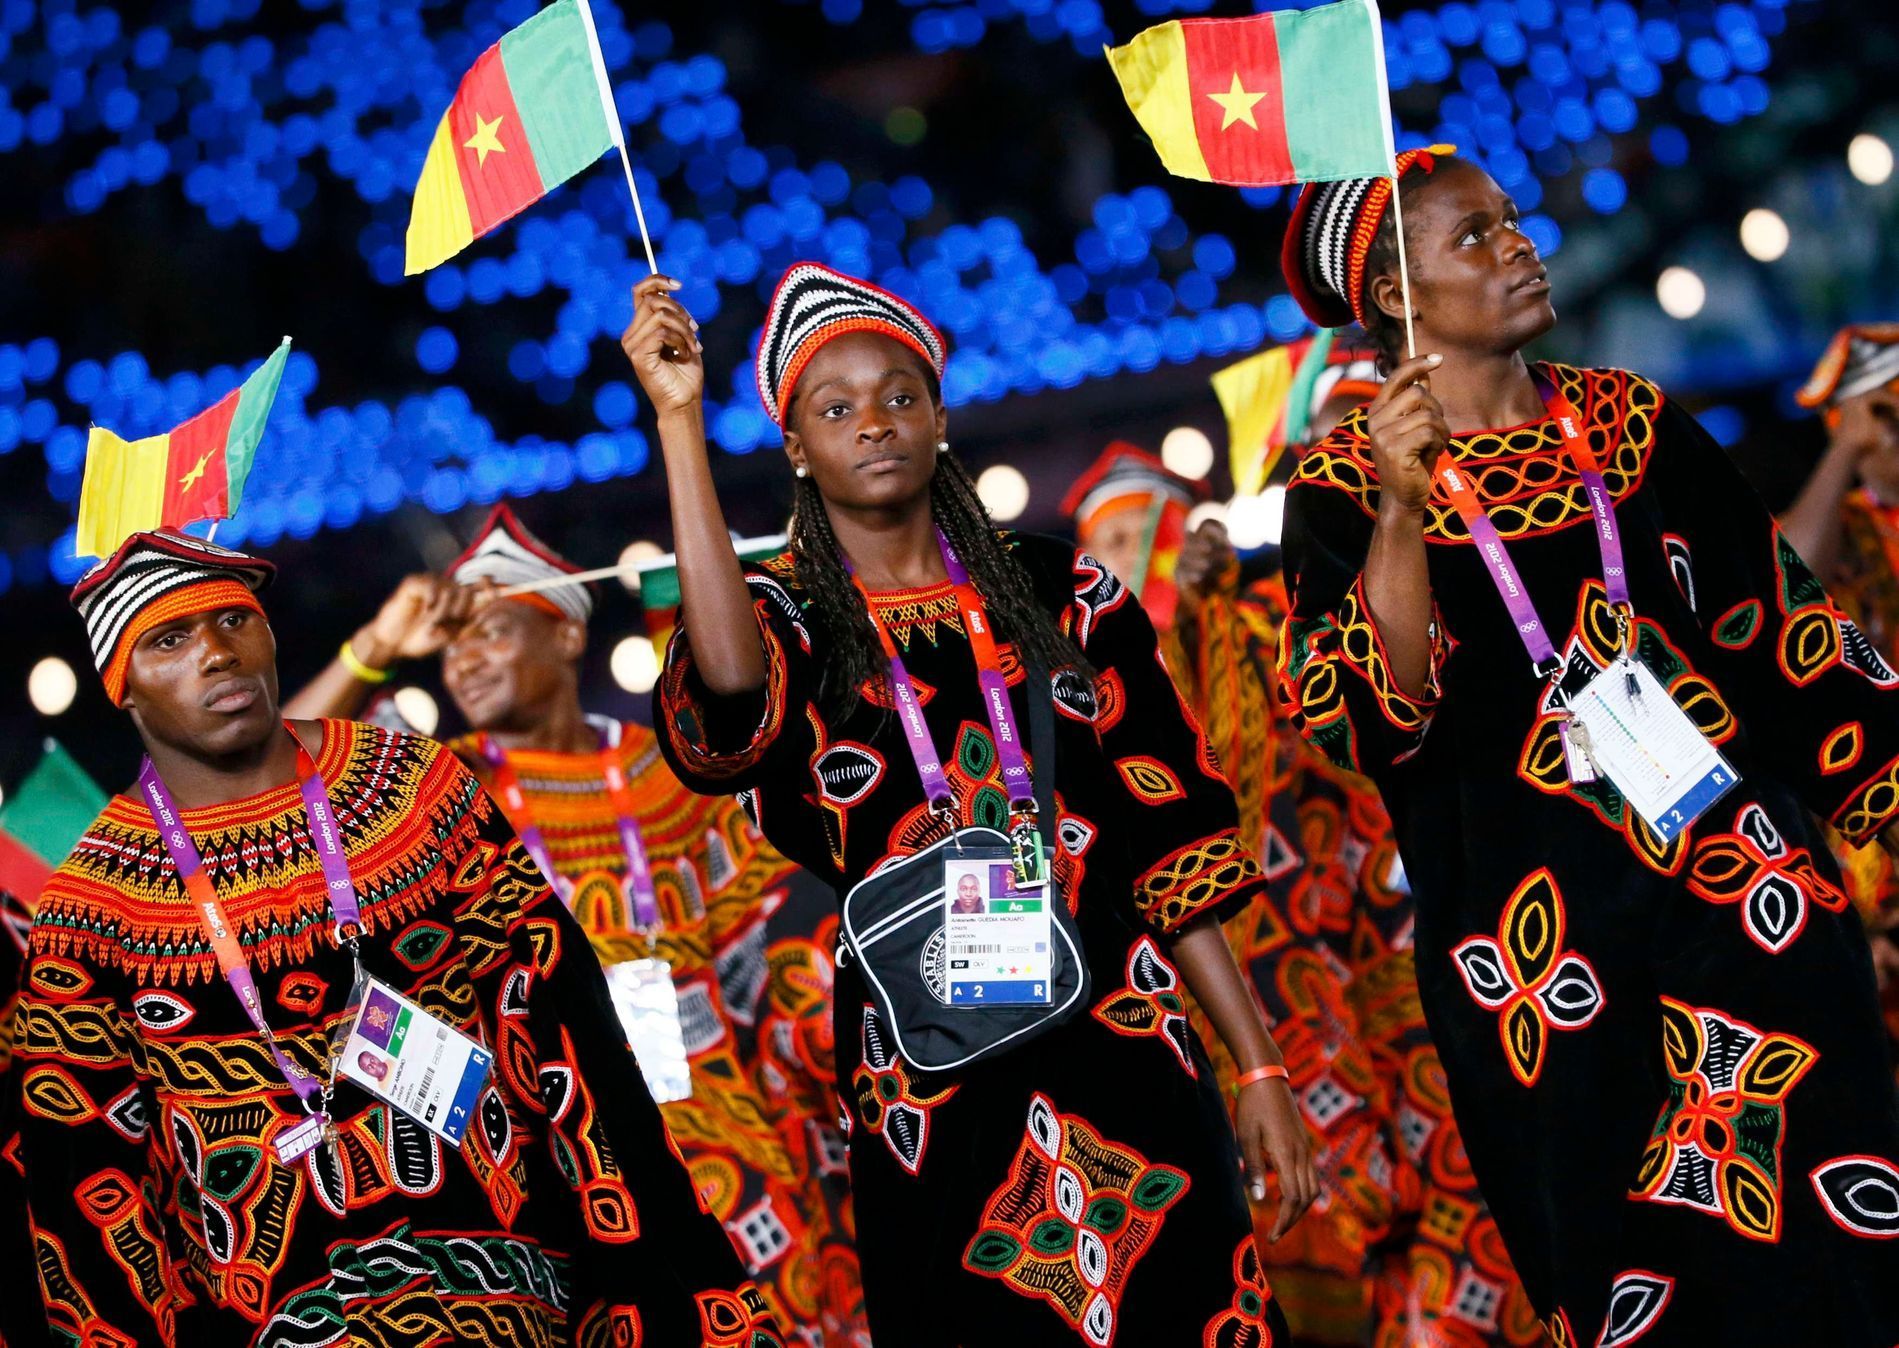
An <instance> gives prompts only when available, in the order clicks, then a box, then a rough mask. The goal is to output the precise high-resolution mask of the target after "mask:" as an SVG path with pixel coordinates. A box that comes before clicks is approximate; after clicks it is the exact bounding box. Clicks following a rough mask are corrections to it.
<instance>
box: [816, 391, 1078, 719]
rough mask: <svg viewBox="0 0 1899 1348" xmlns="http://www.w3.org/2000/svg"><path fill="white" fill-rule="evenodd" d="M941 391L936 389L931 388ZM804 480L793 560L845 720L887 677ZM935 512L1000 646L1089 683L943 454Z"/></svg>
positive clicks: (952, 460) (935, 482) (825, 689)
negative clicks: (861, 696)
mask: <svg viewBox="0 0 1899 1348" xmlns="http://www.w3.org/2000/svg"><path fill="white" fill-rule="evenodd" d="M932 393H934V389H932ZM796 481H797V489H796V491H797V501H796V505H795V506H794V508H793V512H792V516H791V528H790V541H791V555H792V560H793V562H794V563H795V564H796V567H797V575H798V583H799V584H800V585H802V586H803V587H804V589H805V591H806V593H808V594H809V595H810V596H811V607H810V609H809V610H808V611H809V613H810V615H811V617H812V618H813V620H814V621H815V622H816V624H817V626H818V628H819V630H820V632H822V634H823V635H824V637H825V638H826V642H827V645H828V648H829V658H828V659H827V660H826V661H825V670H824V682H823V685H822V687H821V689H820V692H819V695H820V697H821V698H822V699H823V701H824V703H825V705H826V706H827V707H829V708H831V709H832V710H833V711H834V712H836V713H837V714H839V715H842V714H844V713H847V712H848V711H849V710H850V709H851V707H852V705H853V704H854V703H855V701H856V699H857V694H858V690H859V689H860V688H862V687H863V686H864V685H865V684H867V683H870V684H882V683H883V682H884V681H885V680H886V678H887V669H886V665H885V660H884V648H883V643H882V641H881V640H879V639H878V636H877V628H876V626H875V625H874V624H873V623H872V622H871V620H870V611H869V610H868V609H867V608H866V607H865V604H864V599H863V596H862V595H861V594H859V593H858V590H857V586H856V584H855V583H854V582H853V581H852V580H851V576H850V573H849V572H848V571H846V570H845V569H844V550H843V549H842V548H840V547H839V546H838V542H837V535H836V534H834V533H832V532H831V518H830V516H829V515H828V514H827V513H826V512H825V509H824V497H823V496H822V495H821V494H820V493H819V491H818V486H817V483H816V481H814V480H813V479H811V478H808V477H801V478H798V479H796ZM930 514H931V515H932V516H933V517H934V518H935V520H936V523H937V526H938V527H939V528H941V529H942V531H943V536H944V537H945V538H947V539H949V541H950V545H951V546H952V547H954V548H955V549H956V555H957V556H958V557H960V558H962V561H963V565H964V566H966V567H967V568H968V569H969V578H970V580H971V582H973V583H974V584H975V586H976V592H977V593H978V594H980V595H981V596H982V599H983V604H984V606H985V608H986V609H987V610H988V613H989V621H990V623H991V625H992V626H993V627H994V628H995V631H996V635H997V637H998V639H999V640H1002V641H1006V642H1013V643H1014V645H1015V648H1016V654H1017V656H1018V657H1019V658H1020V659H1021V661H1022V662H1023V663H1024V664H1026V665H1029V666H1031V667H1036V666H1039V667H1040V668H1042V669H1046V670H1050V671H1054V670H1057V669H1060V668H1062V667H1063V666H1068V667H1071V668H1073V669H1074V670H1075V671H1076V672H1078V673H1079V674H1080V675H1081V676H1082V677H1083V678H1086V679H1088V680H1090V681H1092V680H1093V678H1094V674H1095V671H1094V667H1093V665H1091V664H1090V663H1089V661H1088V658H1087V657H1086V656H1085V655H1083V654H1082V653H1081V648H1080V647H1079V646H1077V645H1076V644H1075V642H1074V639H1073V638H1071V637H1069V636H1067V635H1065V634H1064V633H1063V632H1062V630H1061V628H1060V627H1059V626H1058V625H1057V623H1056V619H1055V617H1054V615H1052V614H1050V613H1049V612H1048V610H1046V609H1044V608H1043V607H1042V606H1041V605H1040V604H1038V603H1037V602H1036V601H1035V585H1034V582H1033V581H1032V580H1031V579H1030V578H1029V573H1028V571H1027V569H1026V568H1024V567H1023V565H1022V562H1021V561H1020V559H1018V558H1017V557H1016V555H1015V552H1014V550H1013V549H1011V548H1009V547H1007V546H1006V545H1005V544H1004V543H1003V541H1002V538H1001V537H1000V535H999V534H998V533H997V531H996V525H995V522H994V521H993V520H991V519H990V518H989V511H988V509H987V508H986V507H985V506H984V505H983V503H982V498H981V497H980V496H978V495H977V494H976V483H975V480H974V479H973V478H971V477H970V475H969V470H968V469H966V468H964V467H963V465H962V464H961V463H960V462H959V461H958V460H957V458H956V456H955V455H954V454H947V453H945V454H939V455H937V458H936V475H935V476H934V477H932V478H931V479H930Z"/></svg>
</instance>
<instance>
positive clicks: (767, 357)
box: [758, 262, 947, 426]
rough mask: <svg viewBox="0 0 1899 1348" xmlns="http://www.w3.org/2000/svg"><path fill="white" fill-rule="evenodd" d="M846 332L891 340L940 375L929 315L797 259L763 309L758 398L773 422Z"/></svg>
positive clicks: (937, 336) (938, 339) (940, 355)
mask: <svg viewBox="0 0 1899 1348" xmlns="http://www.w3.org/2000/svg"><path fill="white" fill-rule="evenodd" d="M847 332H880V333H882V334H883V335H884V336H886V337H891V338H894V339H896V340H897V341H899V342H902V343H903V344H904V345H905V346H907V347H909V348H910V349H911V350H912V351H914V352H916V353H917V354H918V355H919V356H921V357H923V359H925V360H926V361H928V362H929V363H930V368H931V369H932V370H934V371H936V377H937V378H938V379H939V380H940V379H942V377H943V361H944V359H945V357H946V355H947V351H946V349H945V347H944V345H943V334H942V333H940V332H938V331H937V330H936V328H935V327H934V326H933V325H932V324H931V323H930V320H929V319H927V318H925V317H924V316H923V315H922V314H920V313H918V312H917V311H916V309H915V308H913V307H912V306H911V305H909V304H907V303H905V302H904V301H903V300H900V299H898V298H897V297H896V296H895V295H892V294H890V293H889V292H888V291H885V290H879V289H878V288H877V287H876V286H874V285H872V284H871V283H870V282H868V281H860V280H858V279H857V278H856V277H855V276H846V275H845V274H844V273H843V272H840V271H833V270H831V268H829V267H827V266H824V265H823V264H822V263H818V262H800V263H797V264H796V265H794V266H793V267H792V268H791V270H790V271H788V272H786V273H785V276H784V279H783V280H781V281H780V282H779V283H778V289H777V290H776V291H774V292H773V294H772V297H771V307H770V308H769V309H768V310H766V312H765V335H764V337H763V339H762V340H760V342H759V344H758V396H759V397H760V398H762V399H764V402H765V410H766V411H767V412H769V413H771V419H772V420H773V421H775V422H777V423H778V424H779V425H780V426H783V425H784V424H785V410H786V409H787V408H788V407H789V406H790V405H791V394H792V390H794V389H795V388H797V386H798V376H799V375H801V374H803V373H804V367H805V366H807V365H809V364H810V363H811V357H813V356H815V355H817V353H818V348H820V347H821V346H823V345H824V344H825V343H826V342H828V341H830V340H831V339H832V338H833V337H842V336H843V335H844V334H845V333H847Z"/></svg>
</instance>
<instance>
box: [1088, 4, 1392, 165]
mask: <svg viewBox="0 0 1899 1348" xmlns="http://www.w3.org/2000/svg"><path fill="white" fill-rule="evenodd" d="M1108 62H1109V64H1110V65H1111V66H1113V68H1114V76H1115V78H1116V79H1117V80H1119V81H1120V82H1121V93H1122V94H1123V96H1125V97H1126V99H1127V101H1128V106H1129V107H1130V108H1132V109H1133V110H1134V115H1135V117H1136V118H1138V119H1139V121H1140V123H1141V126H1142V127H1143V128H1144V129H1145V130H1146V132H1147V134H1148V135H1149V136H1150V137H1152V138H1153V141H1154V148H1155V150H1156V151H1158V152H1159V154H1160V157H1161V163H1163V164H1165V165H1166V166H1167V171H1168V172H1169V173H1175V174H1178V175H1180V176H1181V177H1183V178H1198V179H1200V181H1202V182H1215V183H1234V184H1237V185H1240V186H1247V187H1263V186H1273V185H1277V184H1280V183H1314V182H1331V181H1334V180H1337V179H1340V178H1377V177H1387V178H1388V177H1390V176H1391V170H1392V158H1393V147H1392V140H1391V95H1390V91H1389V89H1388V88H1387V87H1386V84H1385V46H1384V30H1383V26H1382V23H1381V21H1380V19H1379V17H1378V5H1377V3H1376V0H1336V3H1333V4H1329V5H1320V6H1319V7H1318V8H1316V9H1307V10H1275V11H1269V12H1267V13H1264V14H1255V15H1252V16H1250V17H1248V18H1244V19H1174V20H1172V21H1170V22H1168V23H1163V24H1160V25H1158V26H1156V27H1153V28H1149V29H1147V30H1146V31H1145V32H1143V33H1140V34H1138V35H1137V36H1136V37H1135V39H1134V40H1133V41H1132V42H1130V43H1128V44H1127V45H1126V46H1125V47H1112V48H1110V49H1109V50H1108Z"/></svg>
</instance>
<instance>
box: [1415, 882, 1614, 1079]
mask: <svg viewBox="0 0 1899 1348" xmlns="http://www.w3.org/2000/svg"><path fill="white" fill-rule="evenodd" d="M1565 926H1566V919H1565V917H1564V913H1563V896H1562V894H1561V893H1560V892H1559V891H1558V890H1557V888H1556V881H1555V879H1554V878H1553V877H1552V876H1551V875H1550V873H1549V871H1548V870H1538V871H1536V872H1534V873H1533V874H1531V875H1530V877H1529V878H1528V879H1526V880H1525V881H1524V882H1523V883H1522V884H1520V885H1518V886H1517V890H1516V893H1514V894H1512V895H1511V896H1510V902H1509V903H1507V904H1505V905H1504V909H1503V918H1502V920H1501V921H1500V922H1499V923H1498V924H1497V938H1496V939H1495V940H1492V939H1491V938H1490V937H1488V936H1473V937H1471V938H1470V939H1468V940H1466V941H1464V942H1463V943H1462V944H1460V945H1459V946H1458V947H1457V948H1456V949H1455V950H1453V951H1451V957H1452V958H1453V959H1455V960H1456V961H1457V971H1458V973H1460V974H1462V975H1463V978H1464V986H1465V987H1466V988H1468V989H1470V995H1471V996H1472V997H1474V998H1476V1000H1477V1004H1478V1005H1479V1006H1482V1007H1485V1008H1487V1009H1489V1010H1492V1011H1495V1012H1497V1013H1498V1018H1497V1030H1498V1033H1499V1034H1500V1035H1501V1036H1502V1038H1503V1053H1504V1059H1505V1060H1506V1061H1507V1062H1508V1063H1509V1064H1510V1073H1511V1075H1512V1076H1514V1077H1516V1079H1517V1080H1518V1081H1520V1082H1521V1083H1523V1084H1524V1085H1525V1086H1534V1085H1535V1084H1536V1081H1537V1078H1538V1077H1539V1076H1541V1075H1542V1073H1543V1060H1544V1056H1545V1054H1546V1052H1547V1049H1548V1043H1549V1032H1550V1030H1551V1029H1552V1028H1554V1029H1558V1030H1580V1029H1581V1028H1582V1027H1583V1026H1585V1025H1587V1024H1588V1023H1589V1022H1590V1021H1592V1020H1594V1019H1595V1018H1596V1015H1597V1013H1598V1012H1600V1011H1601V1010H1602V1003H1603V996H1602V984H1601V983H1600V982H1599V981H1598V980H1597V978H1596V971H1595V969H1594V968H1592V967H1591V966H1590V963H1589V961H1588V960H1586V959H1584V958H1583V957H1582V956H1581V955H1577V954H1574V953H1573V952H1570V951H1566V950H1564V949H1563V937H1564V935H1565V931H1564V928H1565Z"/></svg>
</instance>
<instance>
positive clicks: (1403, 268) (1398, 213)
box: [1391, 156, 1418, 360]
mask: <svg viewBox="0 0 1899 1348" xmlns="http://www.w3.org/2000/svg"><path fill="white" fill-rule="evenodd" d="M1394 159H1395V156H1394ZM1392 167H1393V168H1394V169H1395V168H1396V167H1397V165H1396V163H1394V164H1393V165H1392ZM1391 226H1392V228H1393V229H1395V230H1396V231H1397V233H1398V288H1399V289H1400V290H1401V291H1403V292H1404V354H1405V359H1406V360H1411V359H1413V358H1414V357H1416V356H1417V354H1418V334H1417V331H1416V329H1415V328H1414V327H1413V325H1412V321H1411V267H1410V264H1409V263H1407V262H1406V261H1405V255H1404V205H1403V203H1402V202H1400V201H1399V199H1398V177H1397V175H1396V174H1395V173H1394V174H1393V175H1392V179H1391Z"/></svg>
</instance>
